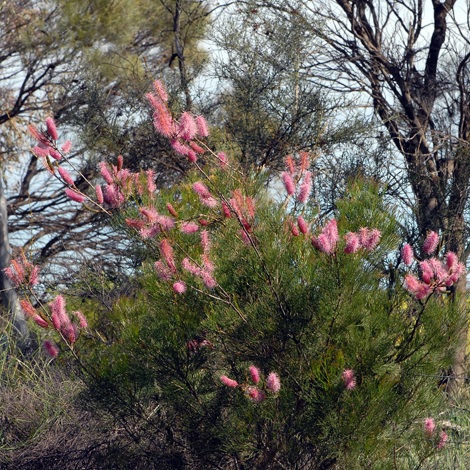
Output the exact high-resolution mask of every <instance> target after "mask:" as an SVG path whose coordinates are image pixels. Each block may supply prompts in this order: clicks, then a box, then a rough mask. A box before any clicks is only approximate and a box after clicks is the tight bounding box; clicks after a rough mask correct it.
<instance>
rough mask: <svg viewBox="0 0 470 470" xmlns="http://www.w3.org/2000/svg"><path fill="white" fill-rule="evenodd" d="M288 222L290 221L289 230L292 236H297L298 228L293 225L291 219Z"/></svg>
mask: <svg viewBox="0 0 470 470" xmlns="http://www.w3.org/2000/svg"><path fill="white" fill-rule="evenodd" d="M289 223H290V231H291V233H292V235H294V237H298V236H299V230H298V229H297V227H296V226H295V225H294V222H292V220H290V221H289Z"/></svg>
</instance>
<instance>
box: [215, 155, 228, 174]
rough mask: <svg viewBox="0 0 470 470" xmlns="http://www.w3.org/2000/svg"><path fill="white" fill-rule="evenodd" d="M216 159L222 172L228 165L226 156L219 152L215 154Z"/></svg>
mask: <svg viewBox="0 0 470 470" xmlns="http://www.w3.org/2000/svg"><path fill="white" fill-rule="evenodd" d="M217 158H218V159H219V167H220V168H221V169H222V170H225V168H227V165H228V159H227V155H225V153H224V152H219V153H218V154H217Z"/></svg>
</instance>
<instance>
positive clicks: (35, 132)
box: [28, 125, 52, 147]
mask: <svg viewBox="0 0 470 470" xmlns="http://www.w3.org/2000/svg"><path fill="white" fill-rule="evenodd" d="M28 130H29V132H30V134H31V135H32V136H33V137H34V138H35V139H36V140H37V141H38V142H39V143H40V144H42V145H44V146H45V147H51V146H52V144H51V142H50V140H49V139H48V138H47V137H46V136H45V135H44V134H43V133H42V132H39V131H38V129H37V128H36V127H35V126H32V125H29V126H28Z"/></svg>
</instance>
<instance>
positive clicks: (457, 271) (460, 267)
mask: <svg viewBox="0 0 470 470" xmlns="http://www.w3.org/2000/svg"><path fill="white" fill-rule="evenodd" d="M464 273H465V265H464V264H463V263H457V266H456V267H455V268H454V270H453V274H452V280H453V281H454V282H457V281H458V280H459V278H460V276H462V274H464Z"/></svg>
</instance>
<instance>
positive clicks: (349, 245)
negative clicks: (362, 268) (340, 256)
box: [344, 232, 360, 254]
mask: <svg viewBox="0 0 470 470" xmlns="http://www.w3.org/2000/svg"><path fill="white" fill-rule="evenodd" d="M344 238H345V240H346V247H345V249H344V252H345V253H347V254H351V253H356V252H357V250H359V245H360V244H359V237H358V236H357V234H356V233H354V232H348V233H347V234H346V235H345V236H344Z"/></svg>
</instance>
